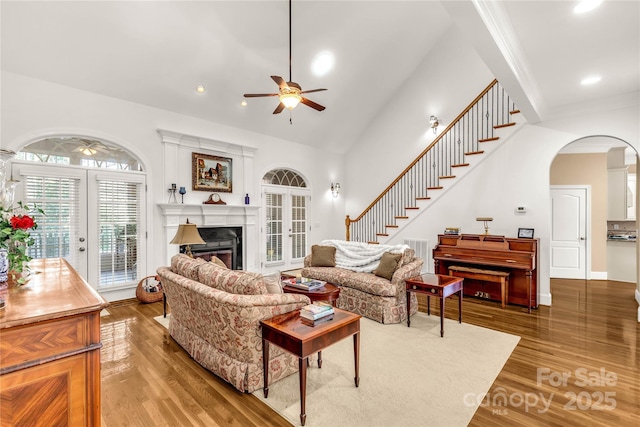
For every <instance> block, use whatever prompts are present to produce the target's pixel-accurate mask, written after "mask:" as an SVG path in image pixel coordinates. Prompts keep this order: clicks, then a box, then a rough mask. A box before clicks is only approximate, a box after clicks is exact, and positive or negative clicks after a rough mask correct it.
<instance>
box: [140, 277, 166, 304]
mask: <svg viewBox="0 0 640 427" xmlns="http://www.w3.org/2000/svg"><path fill="white" fill-rule="evenodd" d="M150 280H155V281H156V282H157V283H155V284H151V285H150V286H151V287H153V288H155V289H157V291H156V292H149V291H147V290H146V288H148V286H147V285H149V281H150ZM163 295H164V290H163V289H162V283H160V280H159V277H158V276H147V277H145V278H143V279H142V280H140V281H139V282H138V287H137V288H136V298H138V301H140V302H142V303H145V304H148V303H151V302H158V301H161V300H162V297H163Z"/></svg>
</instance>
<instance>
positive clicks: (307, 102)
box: [300, 97, 324, 111]
mask: <svg viewBox="0 0 640 427" xmlns="http://www.w3.org/2000/svg"><path fill="white" fill-rule="evenodd" d="M300 102H302V103H303V104H304V105H306V106H308V107H311V108H313V109H315V110H318V111H322V110H324V107H323V106H322V105H320V104H316V103H315V102H313V101H311V100H310V99H307V98H304V97H303V98H302V99H301V100H300Z"/></svg>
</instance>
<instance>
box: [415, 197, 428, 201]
mask: <svg viewBox="0 0 640 427" xmlns="http://www.w3.org/2000/svg"><path fill="white" fill-rule="evenodd" d="M416 200H431V197H416Z"/></svg>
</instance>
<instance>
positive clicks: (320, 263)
mask: <svg viewBox="0 0 640 427" xmlns="http://www.w3.org/2000/svg"><path fill="white" fill-rule="evenodd" d="M335 266H336V248H334V247H333V246H321V245H313V246H311V267H335Z"/></svg>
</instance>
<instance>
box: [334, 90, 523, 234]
mask: <svg viewBox="0 0 640 427" xmlns="http://www.w3.org/2000/svg"><path fill="white" fill-rule="evenodd" d="M518 112H519V110H517V109H516V107H515V105H514V104H513V102H512V101H511V99H510V98H509V95H507V93H506V92H505V91H504V89H503V88H502V87H501V86H500V84H499V83H498V81H497V80H494V81H492V82H491V83H490V84H489V86H487V87H486V88H485V89H484V90H483V91H482V92H481V93H480V95H478V96H477V97H476V99H474V100H473V101H472V102H471V104H469V106H468V107H467V108H465V109H464V110H463V111H462V112H461V113H460V114H459V115H458V117H456V119H455V120H453V121H452V122H451V124H450V125H449V126H447V128H446V129H445V130H444V131H443V132H442V133H441V134H440V135H439V136H438V137H437V138H436V139H435V140H434V141H433V142H432V143H431V144H429V146H428V147H427V148H425V149H424V151H422V153H420V155H418V157H416V159H415V160H414V161H413V162H412V163H411V164H410V165H409V166H407V168H406V169H405V170H404V171H403V172H402V173H401V174H400V175H399V176H398V177H397V178H396V179H395V180H394V181H393V182H392V183H391V184H389V186H388V187H387V188H386V189H385V190H384V191H383V192H382V193H381V194H380V195H379V196H378V197H377V198H376V199H375V200H374V201H373V202H372V203H371V204H370V205H369V206H368V207H367V208H366V209H365V210H364V211H363V212H362V213H361V214H360V215H358V217H357V218H356V219H351V218H350V216H349V215H347V217H346V219H345V226H346V239H347V240H352V239H353V240H355V241H360V242H369V243H376V242H377V237H379V236H381V237H384V236H388V233H387V229H388V228H397V224H396V221H397V220H398V219H407V218H409V217H408V216H407V211H408V210H416V209H419V207H418V206H416V201H418V200H429V199H430V196H429V193H430V192H432V191H438V190H442V189H443V186H442V185H440V180H447V179H449V180H450V179H452V178H455V174H454V173H453V172H452V170H453V168H460V167H464V166H469V163H467V162H466V161H465V158H466V156H473V155H478V154H483V153H484V151H483V150H482V149H480V144H482V143H487V142H492V141H496V140H498V139H499V137H497V136H495V134H494V131H495V130H496V129H500V128H504V127H508V126H513V125H515V122H512V121H511V119H510V118H511V115H512V114H515V113H518Z"/></svg>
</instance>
